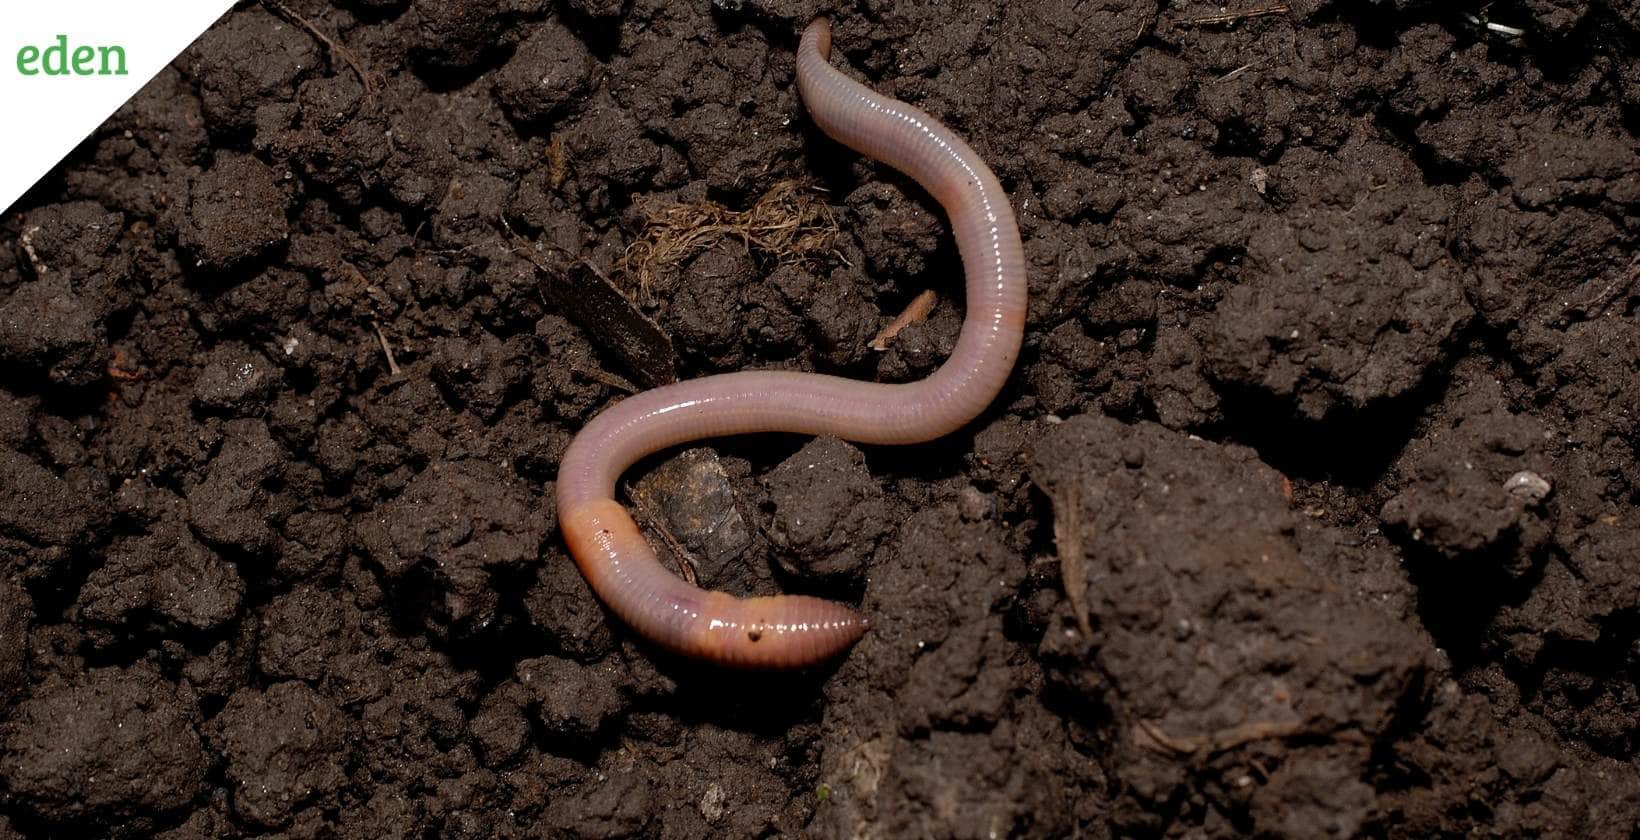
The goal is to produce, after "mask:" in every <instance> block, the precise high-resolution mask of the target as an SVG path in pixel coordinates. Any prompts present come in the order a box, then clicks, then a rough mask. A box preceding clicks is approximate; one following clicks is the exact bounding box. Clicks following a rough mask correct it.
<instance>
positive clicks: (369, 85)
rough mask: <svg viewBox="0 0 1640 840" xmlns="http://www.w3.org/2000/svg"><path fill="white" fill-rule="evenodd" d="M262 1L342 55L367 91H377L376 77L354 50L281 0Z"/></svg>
mask: <svg viewBox="0 0 1640 840" xmlns="http://www.w3.org/2000/svg"><path fill="white" fill-rule="evenodd" d="M262 3H263V5H265V6H267V7H268V8H269V9H271V10H273V12H274V13H275V14H277V15H279V16H280V17H282V18H284V19H285V20H288V21H290V22H291V23H293V24H295V25H297V26H299V27H301V28H302V29H303V30H304V31H306V32H307V34H309V35H311V36H313V38H314V39H315V40H317V41H318V42H319V43H321V44H324V45H325V49H327V50H330V52H331V54H332V55H338V56H341V58H342V61H345V62H347V66H348V67H351V68H353V73H354V74H355V75H357V76H358V77H359V84H361V85H364V92H365V93H369V94H374V93H375V92H376V82H375V77H374V76H372V75H371V74H369V73H367V72H365V69H364V65H363V64H362V63H361V62H360V61H359V57H358V56H357V55H354V54H353V51H352V50H350V49H348V48H347V47H344V46H342V45H341V44H339V43H337V42H336V41H335V39H333V38H331V37H330V36H329V35H326V34H325V33H323V32H321V31H319V27H317V26H314V25H313V24H312V23H309V22H308V19H307V18H304V17H302V16H301V15H299V14H297V13H296V12H294V11H291V8H290V7H289V6H286V5H285V4H284V3H281V2H279V0H262Z"/></svg>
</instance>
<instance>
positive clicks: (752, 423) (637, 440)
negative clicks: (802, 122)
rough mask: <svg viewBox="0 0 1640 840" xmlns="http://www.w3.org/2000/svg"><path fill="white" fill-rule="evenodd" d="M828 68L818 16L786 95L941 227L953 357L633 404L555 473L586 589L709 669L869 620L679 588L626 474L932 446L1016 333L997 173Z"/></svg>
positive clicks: (813, 653) (980, 402)
mask: <svg viewBox="0 0 1640 840" xmlns="http://www.w3.org/2000/svg"><path fill="white" fill-rule="evenodd" d="M830 55H831V26H830V24H829V23H827V21H826V20H825V19H824V18H817V19H815V20H814V21H813V22H812V23H810V24H809V26H808V28H807V29H806V30H805V31H804V32H803V38H802V41H801V42H800V43H799V45H798V48H797V87H798V91H799V93H800V94H801V96H802V98H803V104H804V105H805V106H806V107H807V108H808V111H809V114H810V115H811V116H812V117H813V118H814V121H815V123H817V124H818V125H819V126H820V128H821V130H823V131H824V132H825V133H826V134H828V135H830V136H831V137H832V138H833V139H836V140H838V141H840V142H842V143H843V144H845V145H847V146H849V147H851V148H853V149H855V150H856V151H858V152H860V153H862V154H864V155H866V156H868V157H871V158H874V159H876V160H878V161H880V162H882V163H886V164H888V165H889V166H892V167H894V168H895V169H898V170H900V171H901V172H903V173H905V174H906V175H909V176H910V177H911V178H912V179H914V180H915V181H917V183H919V184H921V185H922V187H923V188H924V189H925V190H927V191H928V192H929V193H930V194H931V195H933V196H934V198H935V199H936V200H938V201H939V203H940V204H941V205H943V206H944V207H945V210H946V212H947V214H949V215H950V217H951V227H952V232H953V235H954V238H955V239H956V242H957V251H958V253H959V254H960V255H961V257H962V264H963V271H964V274H965V275H966V284H967V300H968V304H967V308H968V313H967V317H966V319H965V320H964V321H963V324H962V331H961V332H960V334H959V335H958V337H957V344H956V348H955V349H954V350H953V351H952V353H951V357H950V358H949V359H948V360H946V362H945V364H944V365H942V366H941V367H940V368H939V369H938V370H936V371H935V372H934V373H933V374H931V375H930V376H929V377H928V378H927V379H923V380H921V381H918V382H912V383H906V384H883V383H873V382H859V381H855V380H850V379H844V378H841V377H836V376H827V375H824V374H816V373H798V372H790V371H742V372H739V373H727V374H720V375H716V376H708V377H704V378H701V379H694V380H689V381H686V382H680V383H676V384H673V385H667V386H664V387H660V388H655V389H653V390H649V391H644V392H642V393H639V394H636V395H634V396H631V397H628V398H626V399H624V400H621V401H620V402H618V403H616V404H615V405H614V406H612V407H610V408H608V409H607V410H605V411H604V412H602V413H601V414H599V415H597V416H596V417H594V418H593V419H592V421H591V422H589V423H587V425H586V427H585V428H583V429H582V430H581V433H580V434H578V435H576V437H575V439H574V440H573V441H571V442H570V445H569V448H568V449H567V450H566V451H565V452H564V457H563V460H562V461H561V462H560V464H559V467H558V479H557V488H556V493H557V500H558V527H559V530H560V531H561V532H562V533H563V535H564V540H565V542H566V543H567V544H568V546H569V550H570V553H571V554H572V555H573V556H574V557H575V562H576V564H577V565H578V566H580V569H581V573H582V574H583V575H585V577H586V579H587V582H588V583H589V584H590V585H591V586H592V589H593V590H594V591H595V592H596V593H597V594H598V596H599V597H600V598H601V599H602V600H603V602H604V603H605V604H606V605H608V607H609V608H610V610H611V611H612V612H614V613H615V614H616V615H617V616H619V617H620V619H621V620H622V621H625V622H626V623H627V624H628V625H630V626H631V627H632V628H633V629H635V630H637V631H638V633H640V634H641V635H642V636H644V637H646V638H647V639H649V640H650V641H651V642H653V643H655V644H657V645H659V646H660V647H662V648H665V649H668V650H671V651H673V652H676V653H680V654H683V655H685V656H689V657H695V658H699V659H703V660H707V661H710V662H713V663H717V664H720V665H727V666H735V667H745V668H797V667H804V666H807V665H812V664H816V663H819V662H821V661H824V660H826V659H829V658H830V657H832V656H834V655H836V654H838V653H841V652H842V651H844V650H846V649H847V648H848V647H849V646H850V645H852V644H853V643H854V642H855V641H856V640H857V639H859V638H860V636H861V634H863V633H864V632H865V630H866V626H867V620H866V618H865V617H864V616H862V615H860V614H859V613H857V612H855V611H854V610H852V609H850V608H848V607H846V606H844V605H842V604H838V603H834V602H831V601H826V600H822V599H819V598H812V597H807V596H802V595H776V596H771V597H756V598H745V599H740V598H736V597H734V596H732V595H728V594H726V593H723V592H712V591H707V590H704V589H700V588H697V587H695V586H692V585H690V584H688V583H685V582H684V581H682V580H680V579H679V578H677V577H676V576H674V575H673V574H671V573H670V572H668V571H667V570H666V569H665V568H664V567H663V566H662V565H661V564H660V562H659V561H658V560H657V559H656V557H655V553H654V551H653V550H651V549H650V547H649V544H648V543H647V542H646V541H645V540H644V537H643V535H642V534H641V533H639V531H638V526H637V524H636V523H635V522H633V520H632V517H631V516H630V515H628V514H627V512H626V510H625V509H624V508H622V507H621V505H620V503H618V502H616V501H615V482H616V479H617V478H619V477H620V475H621V473H622V472H624V471H625V470H626V469H627V468H628V467H630V466H632V464H633V463H635V462H636V461H638V460H639V459H640V458H643V457H645V456H647V455H649V454H651V453H654V452H657V451H659V450H662V449H666V448H668V447H671V446H676V445H678V444H680V443H684V442H687V441H693V440H699V439H701V438H710V437H719V436H724V435H736V434H747V433H752V432H792V433H797V434H807V435H831V436H834V437H839V438H843V439H846V440H852V441H856V442H860V443H868V444H908V443H920V442H923V441H928V440H932V439H934V438H937V437H940V436H942V435H945V434H947V433H949V432H952V431H955V430H956V429H958V428H960V427H962V426H963V425H965V424H967V423H968V421H970V420H972V419H973V418H974V417H975V416H976V415H978V414H979V413H980V412H981V411H983V410H984V409H985V407H986V406H987V405H989V404H990V403H991V401H992V399H994V398H995V397H996V394H997V392H998V391H999V390H1001V388H1002V385H1003V383H1004V382H1005V381H1006V380H1007V378H1008V375H1009V373H1010V372H1011V371H1012V370H1013V366H1014V360H1015V358H1017V357H1018V355H1019V347H1020V339H1021V336H1022V334H1023V332H1024V329H1025V258H1024V253H1023V250H1022V248H1021V246H1020V241H1019V229H1018V227H1017V226H1016V225H1015V223H1014V214H1013V210H1012V209H1011V208H1010V207H1009V205H1008V197H1007V195H1006V194H1004V193H1003V191H1002V185H1001V184H999V183H998V182H997V179H996V176H995V175H993V174H991V170H990V169H989V168H987V167H986V165H985V163H984V162H983V161H981V160H980V159H979V156H978V155H976V154H975V153H974V150H973V149H971V148H969V147H968V144H967V143H964V142H963V141H962V140H961V139H960V138H958V137H957V136H956V135H955V134H952V133H951V131H950V130H949V129H947V128H946V127H945V126H943V125H940V124H939V122H937V121H935V120H934V118H933V117H930V116H928V115H927V114H925V113H923V112H922V111H920V110H918V109H916V108H913V107H911V106H910V105H907V104H905V103H903V102H899V101H897V100H894V99H890V98H888V97H886V96H882V95H880V94H877V93H875V92H873V91H872V90H870V89H869V88H867V87H865V86H864V85H862V84H860V83H859V82H856V81H854V80H852V79H850V78H849V77H848V76H845V75H844V74H843V73H842V72H841V71H839V70H837V69H835V68H833V67H832V66H831V64H830V63H829V58H830Z"/></svg>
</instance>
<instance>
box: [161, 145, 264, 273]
mask: <svg viewBox="0 0 1640 840" xmlns="http://www.w3.org/2000/svg"><path fill="white" fill-rule="evenodd" d="M277 180H278V176H277V175H275V174H274V171H273V169H272V168H270V167H269V166H268V165H267V164H265V163H263V162H261V161H260V160H257V159H256V158H254V157H250V156H248V155H221V156H219V157H218V158H217V159H216V162H215V163H213V164H212V165H211V168H210V169H207V170H206V171H204V172H202V173H199V174H197V175H195V176H193V177H191V178H189V179H188V193H187V198H186V199H185V200H184V201H183V202H182V203H181V204H180V205H179V209H178V212H179V213H180V214H181V218H180V219H179V220H178V221H177V222H176V236H177V243H178V244H179V245H181V246H182V248H183V249H184V250H186V251H187V252H188V253H189V254H191V255H193V265H194V267H196V268H200V269H203V270H205V271H207V272H220V271H223V270H226V269H229V268H232V267H233V266H234V265H236V264H239V263H242V262H244V261H246V260H249V259H251V258H253V257H256V256H257V255H259V254H261V253H263V252H264V251H266V250H268V249H269V248H272V247H273V246H275V245H278V244H279V243H281V242H284V241H285V238H286V237H287V236H289V233H290V226H289V222H288V221H286V219H285V207H286V205H287V203H288V201H289V199H288V197H287V196H286V195H285V193H284V192H283V191H281V190H280V188H279V185H278V183H277Z"/></svg>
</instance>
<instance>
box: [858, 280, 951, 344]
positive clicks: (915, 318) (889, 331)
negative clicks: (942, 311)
mask: <svg viewBox="0 0 1640 840" xmlns="http://www.w3.org/2000/svg"><path fill="white" fill-rule="evenodd" d="M937 300H938V298H937V297H935V295H934V290H933V289H924V290H923V291H922V293H921V294H919V295H917V296H916V297H914V298H912V299H911V302H910V303H908V304H906V305H905V309H904V310H903V311H901V312H900V314H899V315H897V316H895V318H894V320H892V321H889V322H888V326H886V327H883V328H882V329H881V330H878V331H877V334H876V335H874V336H872V337H871V344H870V347H871V349H873V350H887V349H888V343H889V342H890V341H893V340H894V336H897V335H899V334H900V331H901V330H903V329H905V328H906V327H909V326H911V325H912V324H920V323H922V322H923V321H926V320H928V313H930V312H932V311H934V303H935V301H937Z"/></svg>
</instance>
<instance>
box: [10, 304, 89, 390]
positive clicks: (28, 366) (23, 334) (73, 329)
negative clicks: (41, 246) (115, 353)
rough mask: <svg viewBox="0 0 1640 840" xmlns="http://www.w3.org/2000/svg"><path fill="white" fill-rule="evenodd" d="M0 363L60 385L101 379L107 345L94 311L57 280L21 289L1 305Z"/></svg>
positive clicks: (85, 382) (81, 383)
mask: <svg viewBox="0 0 1640 840" xmlns="http://www.w3.org/2000/svg"><path fill="white" fill-rule="evenodd" d="M0 336H4V337H3V338H0V361H3V362H4V363H5V364H6V365H8V366H14V367H16V368H18V369H20V370H22V371H26V372H30V373H35V374H37V375H43V376H44V377H45V378H46V379H47V380H49V381H51V382H55V383H59V384H62V385H89V384H91V383H93V382H96V381H98V380H100V379H102V378H103V376H104V375H105V373H106V371H105V368H104V363H105V362H106V361H107V359H108V342H107V339H106V338H105V337H104V334H103V329H102V326H101V325H100V324H99V323H98V321H97V307H95V306H94V305H92V304H91V303H90V302H89V301H87V300H86V299H85V298H83V297H81V296H80V295H78V294H75V293H74V292H73V291H72V290H71V289H70V287H69V285H68V284H67V283H65V282H62V281H59V280H57V279H56V278H50V279H46V280H35V281H33V282H30V283H26V284H24V285H23V286H22V287H20V288H18V289H17V290H16V291H14V292H12V293H11V295H9V296H8V297H7V298H6V300H5V302H4V303H0Z"/></svg>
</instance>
